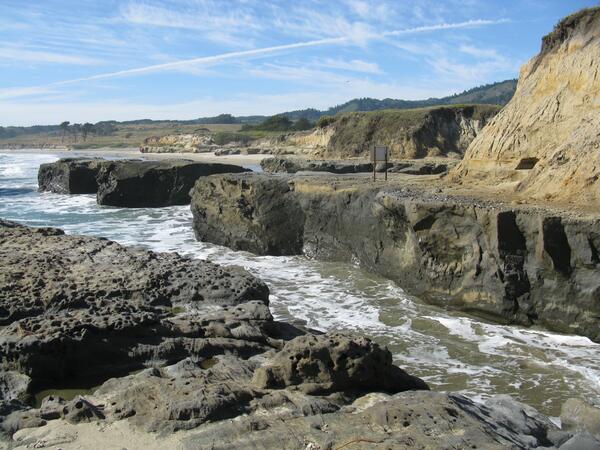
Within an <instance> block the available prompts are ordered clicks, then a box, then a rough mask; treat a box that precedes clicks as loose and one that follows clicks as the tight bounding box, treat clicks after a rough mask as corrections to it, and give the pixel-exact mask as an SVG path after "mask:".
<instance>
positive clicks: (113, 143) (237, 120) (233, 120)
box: [0, 80, 516, 147]
mask: <svg viewBox="0 0 600 450" xmlns="http://www.w3.org/2000/svg"><path fill="white" fill-rule="evenodd" d="M515 85H516V80H506V81H501V82H498V83H493V84H488V85H484V86H479V87H476V88H473V89H470V90H468V91H465V92H462V93H460V94H455V95H451V96H448V97H443V98H430V99H427V100H395V99H390V98H388V99H383V100H377V99H373V98H360V99H354V100H350V101H349V102H346V103H344V104H342V105H337V106H334V107H331V108H329V109H327V110H323V111H320V110H317V109H314V108H310V109H304V110H297V111H288V112H285V113H283V114H282V115H285V116H287V117H288V118H290V119H291V120H294V121H296V120H298V119H300V118H303V117H304V118H306V119H308V120H310V121H312V122H315V121H317V120H318V119H319V118H320V117H322V116H326V115H327V116H331V115H335V114H338V113H344V112H355V111H377V110H382V109H414V108H425V107H431V106H439V105H454V104H470V103H481V104H497V105H504V104H505V103H507V102H508V100H510V98H511V97H512V95H513V93H514V89H515ZM267 118H268V117H267V116H258V115H254V116H238V117H236V116H232V115H231V114H220V115H218V116H214V117H202V118H198V119H193V120H151V119H139V120H128V121H123V122H118V121H114V120H111V121H104V122H98V123H97V124H95V127H96V128H97V129H98V130H101V132H99V133H97V134H93V135H90V136H89V138H88V139H87V141H86V142H87V143H88V144H89V145H90V146H92V147H99V146H108V147H132V146H137V145H139V144H140V143H141V142H142V141H143V140H144V139H146V138H149V137H152V136H162V135H166V134H178V133H193V132H194V131H195V130H196V129H198V128H209V129H211V130H214V129H215V127H216V128H218V129H219V131H227V132H232V131H237V130H238V129H239V128H240V126H241V125H244V124H258V123H261V122H263V121H264V120H265V119H267ZM221 125H223V127H221ZM62 134H63V133H62V131H61V128H60V126H59V125H41V126H32V127H2V126H0V147H11V146H17V147H18V146H22V145H30V146H31V145H33V146H41V145H44V146H55V145H59V146H60V145H68V146H81V145H83V144H84V143H83V142H81V140H80V139H79V140H78V142H75V139H74V136H72V135H71V134H68V136H69V137H68V138H67V139H66V142H64V141H65V140H64V139H62Z"/></svg>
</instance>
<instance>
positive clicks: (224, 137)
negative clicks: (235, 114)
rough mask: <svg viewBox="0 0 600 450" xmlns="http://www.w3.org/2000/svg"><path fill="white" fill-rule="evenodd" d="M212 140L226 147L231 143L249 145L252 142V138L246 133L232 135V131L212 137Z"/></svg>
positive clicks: (222, 132) (218, 133) (221, 132)
mask: <svg viewBox="0 0 600 450" xmlns="http://www.w3.org/2000/svg"><path fill="white" fill-rule="evenodd" d="M212 139H213V141H214V143H215V144H217V145H225V144H229V143H230V142H240V143H242V144H247V143H248V142H250V141H251V140H252V136H249V135H248V134H246V133H232V132H230V131H219V132H217V133H215V134H213V135H212Z"/></svg>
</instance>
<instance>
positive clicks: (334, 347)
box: [253, 333, 429, 394]
mask: <svg viewBox="0 0 600 450" xmlns="http://www.w3.org/2000/svg"><path fill="white" fill-rule="evenodd" d="M253 383H254V385H255V386H257V387H260V388H262V389H267V388H271V389H281V388H285V387H294V388H296V389H299V390H301V391H302V392H305V393H308V394H323V393H331V392H338V391H346V390H367V391H369V390H377V391H385V392H392V393H395V392H400V391H405V390H414V389H429V388H428V386H427V384H426V383H425V382H423V380H421V379H419V378H416V377H412V376H410V375H408V374H407V373H406V372H404V371H403V370H402V369H400V368H399V367H396V366H394V365H393V364H392V355H391V353H390V352H389V350H387V349H383V348H381V347H379V345H377V344H375V343H374V342H372V341H371V340H369V339H367V338H364V337H354V338H352V337H350V336H348V335H345V334H341V333H333V334H327V335H320V336H314V335H307V336H299V337H297V338H295V339H293V340H291V341H289V342H287V343H286V344H285V346H284V347H283V349H282V350H281V351H279V352H278V353H276V354H275V355H274V356H273V357H272V358H271V359H270V360H269V362H268V363H267V365H266V366H263V367H261V368H259V369H258V370H257V371H256V372H255V373H254V378H253Z"/></svg>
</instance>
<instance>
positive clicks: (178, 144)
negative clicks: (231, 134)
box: [140, 133, 213, 153]
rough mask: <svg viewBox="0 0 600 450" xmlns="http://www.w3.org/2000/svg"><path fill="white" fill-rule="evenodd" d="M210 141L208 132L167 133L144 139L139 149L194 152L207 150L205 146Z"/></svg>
mask: <svg viewBox="0 0 600 450" xmlns="http://www.w3.org/2000/svg"><path fill="white" fill-rule="evenodd" d="M212 143H213V141H212V137H211V135H210V134H209V133H193V134H169V135H166V136H152V137H149V138H146V139H144V142H143V143H142V145H141V146H140V151H141V152H142V153H146V152H153V153H172V152H182V153H196V152H201V151H208V150H207V149H206V148H207V147H210V146H211V144H212Z"/></svg>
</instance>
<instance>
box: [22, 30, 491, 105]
mask: <svg viewBox="0 0 600 450" xmlns="http://www.w3.org/2000/svg"><path fill="white" fill-rule="evenodd" d="M499 22H502V21H491V20H469V21H466V22H459V23H443V24H438V25H429V26H422V27H414V28H406V29H402V30H392V31H385V32H382V33H379V34H377V35H374V34H371V35H364V36H362V37H361V38H367V37H368V39H377V38H385V37H390V36H402V35H410V34H415V33H425V32H429V31H436V30H447V29H458V28H470V27H474V26H484V25H493V24H497V23H499ZM349 43H354V44H356V43H357V42H356V37H355V36H354V35H347V36H339V37H332V38H325V39H316V40H312V41H303V42H295V43H292V44H284V45H275V46H271V47H263V48H256V49H251V50H242V51H235V52H227V53H221V54H218V55H213V56H203V57H200V58H191V59H185V60H180V61H172V62H167V63H162V64H153V65H150V66H144V67H138V68H134V69H127V70H119V71H116V72H108V73H103V74H98V75H92V76H88V77H82V78H75V79H71V80H64V81H58V82H54V83H49V84H47V85H46V86H31V87H26V89H25V91H24V92H27V89H31V90H32V91H33V90H34V89H41V88H43V87H47V88H51V87H58V86H64V85H70V84H74V83H81V82H86V81H95V80H104V79H109V78H117V77H124V76H133V75H142V74H148V73H155V72H162V71H173V70H175V71H181V70H182V69H184V68H186V67H199V66H202V65H215V64H219V63H223V62H230V61H239V60H241V59H245V58H253V57H262V56H266V55H270V54H273V53H278V52H282V51H288V50H297V49H303V48H310V47H318V46H325V45H341V44H346V45H347V44H349ZM443 62H444V61H440V63H443ZM439 68H440V70H444V64H439ZM25 95H30V94H25Z"/></svg>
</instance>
